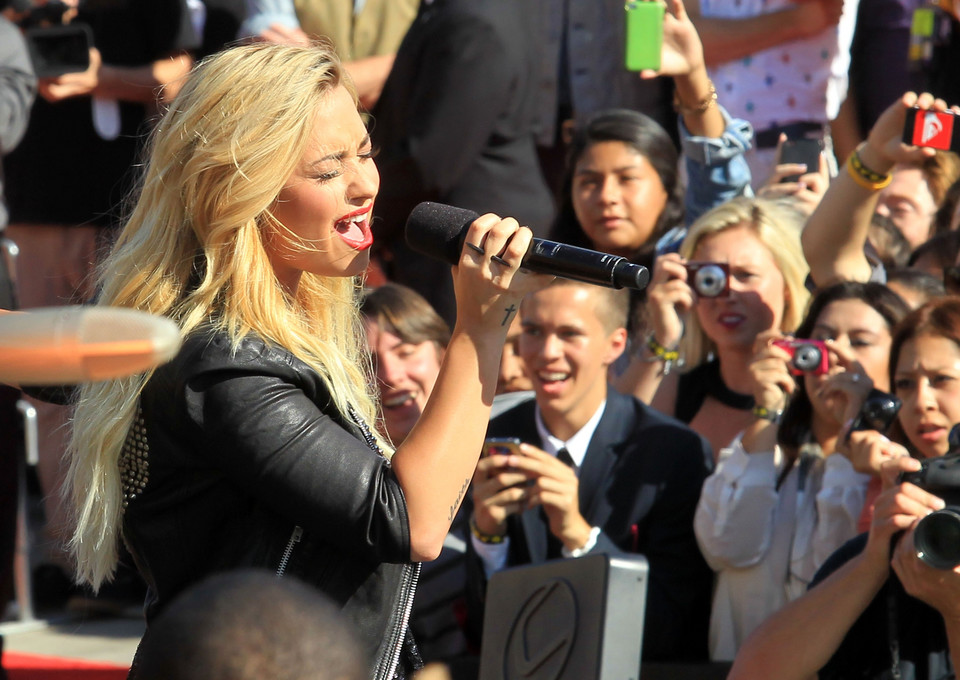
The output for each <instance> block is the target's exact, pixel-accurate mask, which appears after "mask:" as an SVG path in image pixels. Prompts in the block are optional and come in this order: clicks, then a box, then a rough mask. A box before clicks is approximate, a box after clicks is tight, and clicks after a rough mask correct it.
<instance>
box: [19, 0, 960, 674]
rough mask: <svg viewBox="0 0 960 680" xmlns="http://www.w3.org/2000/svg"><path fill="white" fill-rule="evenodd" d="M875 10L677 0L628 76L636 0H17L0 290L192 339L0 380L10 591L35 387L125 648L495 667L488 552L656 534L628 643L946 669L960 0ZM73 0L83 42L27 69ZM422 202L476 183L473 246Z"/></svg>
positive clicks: (52, 508) (532, 556) (897, 669)
mask: <svg viewBox="0 0 960 680" xmlns="http://www.w3.org/2000/svg"><path fill="white" fill-rule="evenodd" d="M584 4H586V3H584ZM890 4H891V5H896V7H897V8H898V10H899V12H900V13H901V14H906V15H912V14H914V13H916V12H921V13H923V12H927V13H930V14H929V16H928V15H927V14H921V15H918V16H921V17H925V18H927V19H930V17H932V19H930V20H931V21H933V22H934V24H935V26H936V30H934V31H932V32H931V35H930V36H929V41H928V44H927V45H926V47H927V48H928V49H927V51H926V52H925V53H924V54H923V55H921V56H919V57H918V56H917V53H916V50H913V51H908V43H909V41H908V40H904V37H905V36H906V35H907V33H906V32H907V31H908V29H909V26H904V21H903V20H902V18H901V20H897V21H895V20H894V19H893V18H892V16H891V18H889V20H886V19H885V20H878V19H877V17H875V16H873V15H871V14H870V13H869V12H867V11H865V10H864V8H863V5H860V7H859V8H858V3H857V2H856V0H846V1H845V2H841V1H840V0H806V1H805V2H802V3H791V2H781V1H779V0H776V1H774V0H771V1H770V2H767V1H766V0H764V1H763V2H739V1H738V2H734V3H727V2H722V1H720V0H710V1H709V2H708V1H707V0H699V1H696V2H691V1H689V0H688V2H687V3H686V5H685V3H684V0H669V2H668V4H667V7H666V11H665V15H664V18H663V25H662V29H661V31H662V45H661V48H660V52H661V54H660V67H659V68H658V69H646V70H642V71H639V72H631V71H628V70H627V69H626V68H625V67H624V63H623V43H624V30H625V29H624V22H623V20H622V19H623V17H622V15H617V14H615V12H621V13H622V11H623V9H622V7H623V3H622V2H616V1H615V0H609V1H607V0H605V1H604V2H603V3H599V4H598V5H597V7H596V8H594V9H592V10H590V11H589V12H588V13H587V14H583V13H582V12H583V11H584V8H583V7H581V6H580V3H576V2H570V1H568V0H470V1H469V2H467V1H466V0H422V1H421V2H419V3H418V2H412V1H410V0H403V1H400V0H387V1H382V0H365V2H353V1H351V2H346V0H338V1H334V2H331V1H330V0H323V1H320V0H314V1H310V0H297V1H294V0H247V2H239V1H233V2H231V1H228V0H164V1H163V2H160V1H159V0H157V1H155V2H150V3H136V2H127V1H124V2H118V1H117V0H111V1H110V2H101V1H100V0H68V1H66V2H62V3H59V2H56V3H55V2H39V1H37V0H13V1H11V2H6V3H0V10H2V14H0V36H2V39H0V152H2V154H3V166H2V172H0V198H2V199H4V200H3V201H0V229H2V232H0V234H2V235H3V238H4V251H3V252H2V253H0V308H4V309H13V308H15V307H16V306H18V305H19V307H20V308H23V309H31V308H37V307H44V306H56V305H66V304H97V305H109V306H118V307H128V308H133V309H137V310H140V311H144V312H149V313H151V314H155V315H160V316H163V317H167V318H169V319H172V320H173V321H174V322H176V324H177V325H178V326H179V328H180V332H181V336H182V348H181V350H180V352H179V353H178V355H177V356H176V358H174V359H173V360H172V361H170V362H169V363H167V364H164V365H162V366H159V367H157V368H155V369H154V370H151V371H149V372H147V373H141V374H136V375H130V376H123V377H118V378H115V379H110V380H105V381H100V382H90V383H83V384H79V385H71V386H63V388H61V389H57V390H43V389H37V388H35V387H32V386H30V385H22V386H4V387H3V391H2V392H0V466H2V470H0V521H2V522H3V525H2V526H0V560H2V561H0V598H2V601H3V603H6V602H7V601H8V600H9V599H10V592H9V591H10V588H9V586H10V583H11V565H12V545H13V538H14V530H13V527H14V520H15V517H14V512H15V509H14V504H13V502H12V499H13V498H14V497H15V489H8V488H7V487H8V486H9V480H12V479H13V478H14V476H15V475H14V473H13V472H10V473H9V474H7V473H6V472H4V471H12V470H15V469H16V461H17V457H18V456H19V455H20V453H19V451H18V448H17V446H18V440H19V439H20V434H19V432H18V430H17V425H16V422H15V418H13V417H12V416H11V415H10V414H9V412H10V411H11V409H12V402H13V400H14V399H16V398H18V397H19V396H20V392H19V391H18V390H17V389H16V388H21V389H22V391H23V393H24V395H25V396H24V398H28V399H30V400H32V402H33V403H35V404H36V408H37V410H38V413H39V414H40V431H41V435H42V437H41V440H40V465H39V467H38V469H37V477H38V485H39V490H40V495H41V497H42V499H43V509H44V518H45V522H44V526H43V531H42V533H41V534H40V535H39V536H38V538H37V545H36V550H35V552H36V553H37V554H39V555H41V556H42V558H41V560H40V562H39V563H37V564H34V574H35V585H36V591H37V592H36V599H37V601H38V604H39V605H40V606H41V607H43V608H48V609H56V610H59V609H61V608H64V607H71V608H81V607H82V608H84V611H87V612H91V611H97V610H100V611H112V612H115V611H116V609H115V608H114V607H113V605H114V604H117V603H119V604H120V605H121V606H123V605H129V604H130V603H131V602H133V603H134V604H135V605H136V608H137V609H138V612H139V611H142V614H139V613H138V614H137V615H142V616H144V617H145V618H146V621H147V629H146V630H147V632H146V634H145V635H144V638H143V640H142V642H141V646H140V650H139V651H138V653H137V656H136V658H135V659H134V663H133V666H132V668H131V678H135V679H136V678H154V677H156V678H160V677H164V678H171V679H176V678H192V677H208V678H247V677H250V678H253V677H277V678H280V677H283V678H291V679H294V678H305V677H326V676H323V675H318V674H319V673H322V672H326V673H329V674H330V675H329V676H328V677H331V678H333V677H342V678H346V677H349V678H360V677H375V678H384V679H391V678H414V677H421V678H423V679H424V680H426V679H427V678H430V677H448V678H450V677H452V678H455V679H456V680H460V679H463V680H466V679H468V678H469V679H473V678H476V677H477V672H478V666H479V657H480V654H481V653H482V649H483V636H482V630H483V628H484V625H487V624H488V623H489V622H485V621H484V615H485V609H486V593H487V587H488V584H489V583H490V581H491V579H494V578H496V577H497V574H498V572H501V571H503V570H505V569H511V568H519V567H524V566H527V565H537V564H543V563H548V562H551V561H554V560H563V559H576V558H578V557H581V556H585V555H596V554H605V555H608V556H612V557H620V556H629V555H631V554H637V555H643V556H644V558H645V559H646V562H647V564H648V567H649V579H648V584H647V593H646V608H645V611H644V612H642V613H640V612H638V614H637V622H636V629H637V631H641V630H642V631H643V634H642V640H641V641H639V642H640V643H642V662H643V663H644V664H684V665H691V664H692V665H699V666H700V667H701V668H702V669H703V673H705V674H710V673H712V674H714V675H704V677H714V676H717V677H719V675H718V674H720V673H723V674H726V673H727V672H728V671H729V673H730V677H732V678H741V677H743V678H758V677H764V678H767V677H770V678H773V677H775V678H790V677H796V678H798V679H800V678H810V677H823V678H834V677H836V678H849V677H863V678H886V677H901V678H916V679H917V680H934V679H939V678H947V677H953V670H952V669H953V668H954V665H955V663H954V662H956V663H960V559H958V560H956V561H955V562H951V561H950V560H949V559H947V558H943V555H942V553H947V554H948V555H949V554H951V552H952V554H954V555H960V546H956V547H952V543H953V542H956V541H957V540H958V539H957V537H958V536H960V530H957V529H956V526H954V525H952V524H950V522H951V520H950V517H954V518H956V517H957V514H956V513H960V509H958V510H956V512H955V513H954V514H952V515H951V514H950V508H949V507H947V506H948V505H949V504H950V503H952V502H957V499H960V478H958V479H957V481H955V482H954V481H953V478H952V477H950V476H949V473H948V472H942V470H946V469H947V466H946V464H943V465H941V463H942V461H941V459H944V457H947V458H946V459H945V460H947V461H949V457H950V456H951V455H953V454H960V436H956V437H951V436H950V433H951V428H952V427H953V426H954V425H958V424H960V298H957V297H955V296H956V295H960V274H958V272H960V156H958V154H957V153H956V152H955V151H950V150H949V146H950V142H949V140H948V141H947V145H946V146H947V148H943V149H940V148H934V147H931V146H914V145H912V144H907V143H905V142H904V139H905V133H904V129H905V126H907V120H908V114H911V112H913V111H914V110H915V111H916V112H917V113H916V118H917V119H918V120H919V121H920V122H919V123H918V125H920V128H918V129H921V132H922V135H921V136H922V137H923V138H924V139H923V140H919V141H921V142H923V143H925V142H926V140H927V139H928V138H930V137H936V138H938V139H939V138H941V137H943V135H942V134H941V132H942V131H941V129H940V128H937V129H933V128H932V127H930V128H928V127H927V126H932V125H935V123H934V122H933V121H934V119H935V120H936V121H940V124H941V125H944V123H943V122H942V121H946V124H945V125H946V127H947V128H949V126H950V124H952V123H953V121H954V120H955V117H956V116H957V115H960V106H958V105H960V86H957V82H958V79H957V78H956V75H955V71H956V63H957V62H956V61H951V58H950V55H954V54H956V52H957V46H958V45H960V3H957V2H955V1H954V2H953V4H951V3H950V2H949V0H945V1H944V2H941V3H940V4H939V5H938V6H937V7H935V8H934V7H932V6H926V5H921V4H919V3H917V6H916V7H914V6H913V4H912V3H911V2H910V0H900V1H899V2H891V3H890ZM588 15H589V16H588ZM917 21H918V20H916V19H915V20H914V21H913V23H914V24H915V25H916V24H917ZM907 23H908V24H909V23H910V22H907ZM61 24H68V25H81V24H82V25H85V26H87V27H88V29H87V30H86V32H85V33H84V35H86V36H88V37H89V39H90V40H91V41H92V42H91V44H90V46H89V50H88V53H89V54H88V56H89V59H88V61H87V62H86V63H85V64H84V65H81V66H78V67H72V68H67V69H66V70H65V72H60V73H55V74H50V73H48V72H40V73H34V66H35V65H36V64H38V63H39V62H38V61H37V59H38V57H37V53H36V50H35V48H33V47H31V46H32V45H33V42H32V41H33V40H34V39H35V36H36V34H37V30H39V31H43V30H44V29H49V28H50V27H57V26H59V25H61ZM28 27H30V30H26V29H27V28H28ZM914 47H915V45H914ZM894 49H900V50H901V52H902V54H901V55H900V59H899V60H893V59H892V57H890V53H891V50H894ZM878 51H879V52H883V53H884V54H885V55H886V59H888V60H889V61H890V63H891V64H892V65H891V66H890V68H889V70H888V71H887V72H885V73H884V74H883V80H884V83H883V88H882V90H883V92H884V93H885V94H884V95H882V96H881V95H880V94H879V93H878V92H874V91H869V92H868V91H865V88H867V87H868V86H870V85H871V83H875V81H878V75H877V73H876V72H874V71H872V70H871V69H873V68H875V64H873V63H872V62H871V60H870V58H869V56H868V55H872V54H876V53H878ZM894 62H895V64H894ZM945 72H949V73H954V77H953V79H951V78H949V77H945V76H944V73H945ZM878 102H881V103H882V105H880V104H878ZM671 103H672V104H671ZM951 104H952V106H951ZM953 135H954V138H955V139H960V129H956V130H954V132H953ZM947 136H949V135H947ZM911 139H913V138H911ZM797 140H807V141H809V142H810V143H811V144H813V145H814V146H815V148H816V149H817V150H818V151H819V152H818V153H817V154H816V156H815V160H814V159H811V160H810V161H809V162H807V163H802V164H797V163H793V162H786V161H784V162H781V160H782V159H781V152H782V151H783V149H785V148H786V147H787V146H788V145H789V144H790V143H792V142H795V141H797ZM952 148H953V149H960V142H958V141H953V146H952ZM422 201H436V202H441V203H449V204H452V205H456V206H457V207H460V208H466V209H470V210H473V211H475V212H476V213H477V214H478V215H480V216H479V217H477V218H476V219H475V220H473V221H472V222H471V223H470V224H469V225H468V226H467V227H465V228H464V232H463V242H462V244H461V245H460V246H459V247H460V251H459V256H458V259H457V264H456V265H455V266H453V267H451V266H450V265H449V264H447V263H444V262H441V261H440V260H435V259H432V258H429V257H427V256H425V255H422V254H420V253H419V252H417V251H415V250H414V249H412V248H410V247H408V246H407V244H406V243H405V242H404V239H403V227H404V223H405V221H406V218H407V216H408V215H409V213H410V211H411V209H412V208H413V207H414V206H416V205H417V204H418V203H420V202H422ZM534 237H541V238H550V239H553V240H556V241H560V242H563V243H567V244H572V245H577V246H580V247H584V248H589V249H592V250H596V251H600V252H601V253H606V254H610V255H616V256H621V257H623V258H626V259H627V260H629V261H630V262H633V263H635V264H638V265H642V266H644V267H647V268H648V269H649V272H650V279H649V284H648V285H647V286H646V287H645V289H643V290H623V289H615V288H612V287H603V286H597V285H591V284H587V283H583V282H580V281H573V280H569V279H565V278H554V277H553V276H550V275H547V274H537V273H533V272H531V271H528V270H527V269H525V268H524V266H523V258H524V255H525V254H526V252H527V250H528V247H529V246H530V244H531V242H532V239H533V238H534ZM13 253H19V254H18V255H17V257H16V258H13V257H9V255H12V254H13ZM2 360H3V357H2V354H0V361H2ZM881 416H882V417H881ZM958 434H960V431H958ZM491 438H495V439H497V440H498V443H497V444H496V445H494V446H485V441H486V440H488V439H491ZM939 474H943V475H944V476H945V478H946V479H948V481H947V482H945V483H941V482H938V481H934V480H936V479H939V477H937V475H939ZM937 484H940V485H939V486H938V485H937ZM951 485H953V486H951ZM951 494H953V495H951ZM945 507H946V509H947V513H946V514H945V515H943V516H944V517H946V519H941V521H940V523H936V524H935V523H933V522H928V521H927V520H926V518H927V517H928V516H933V517H941V515H939V514H936V513H938V511H942V510H944V508H945ZM952 521H953V522H954V523H957V522H960V520H958V519H953V520H952ZM924 522H926V524H925V525H924ZM920 526H925V529H923V531H925V532H926V534H922V535H921V534H919V533H918V531H920V530H919V529H918V527H920ZM938 531H939V532H941V533H937V532H938ZM931 532H933V538H932V539H931V538H930V535H929V534H930V533H931ZM951 547H952V551H951ZM274 576H281V577H283V578H282V579H280V581H277V580H276V579H275V578H274ZM505 625H506V624H505ZM260 629H262V630H263V634H258V633H257V631H258V630H260ZM621 633H622V631H621ZM626 634H627V635H629V634H630V633H629V631H627V633H626ZM637 635H639V632H638V633H637ZM0 642H2V638H0ZM281 668H282V669H283V670H282V671H281V670H280V669H281ZM0 677H2V669H0Z"/></svg>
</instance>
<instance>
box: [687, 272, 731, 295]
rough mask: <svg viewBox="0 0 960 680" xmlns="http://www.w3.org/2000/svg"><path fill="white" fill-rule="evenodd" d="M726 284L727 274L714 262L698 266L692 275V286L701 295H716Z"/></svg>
mask: <svg viewBox="0 0 960 680" xmlns="http://www.w3.org/2000/svg"><path fill="white" fill-rule="evenodd" d="M726 286H727V275H726V274H724V273H723V269H721V268H720V267H718V266H717V265H715V264H708V265H705V266H703V267H700V269H698V270H697V273H696V274H695V275H694V277H693V287H694V288H695V289H696V291H697V294H698V295H701V296H703V297H717V296H718V295H720V294H721V293H722V292H723V290H724V288H726Z"/></svg>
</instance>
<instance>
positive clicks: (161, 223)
mask: <svg viewBox="0 0 960 680" xmlns="http://www.w3.org/2000/svg"><path fill="white" fill-rule="evenodd" d="M341 85H343V86H346V87H347V88H348V90H349V91H350V92H351V93H352V94H354V92H353V89H352V85H351V83H350V82H349V80H347V79H346V76H345V74H344V72H343V71H342V68H341V66H340V62H339V60H338V59H337V57H336V54H335V53H334V52H333V51H332V50H331V49H329V48H328V47H325V46H321V45H314V46H309V47H289V46H280V45H268V44H256V45H245V46H241V47H235V48H232V49H229V50H225V51H223V52H221V53H218V54H216V55H214V56H212V57H210V58H208V59H207V60H205V61H204V62H202V63H200V64H199V65H198V66H197V67H196V68H195V69H194V70H193V72H192V73H191V74H190V76H188V78H187V79H186V82H185V83H184V86H183V88H182V89H181V91H180V93H179V94H178V96H177V97H176V99H175V100H174V101H173V102H172V104H171V106H170V109H169V110H168V111H167V112H166V113H165V115H164V116H163V117H162V119H161V120H160V122H159V124H158V125H157V127H156V129H155V130H154V132H153V134H152V136H151V140H150V144H149V146H148V154H147V158H148V163H147V166H146V168H145V172H144V174H143V178H142V181H141V188H140V192H139V197H138V198H137V201H136V204H135V206H134V208H133V210H132V213H131V214H130V217H129V219H128V221H127V222H126V225H125V227H124V229H123V231H122V233H121V234H120V236H119V238H118V240H117V243H116V244H115V246H114V248H113V250H112V252H111V253H110V255H109V257H108V258H107V259H106V260H105V262H104V263H103V265H102V267H101V272H100V279H99V280H100V290H101V292H100V296H99V304H103V305H113V306H119V307H131V308H134V309H139V310H143V311H147V312H151V313H154V314H160V315H164V316H167V317H170V318H172V319H174V320H175V321H176V322H177V323H178V324H179V326H180V328H181V334H182V335H183V336H186V335H188V334H189V333H190V332H191V331H193V330H195V329H196V328H197V327H198V326H200V325H201V324H212V325H214V326H215V327H216V328H217V329H218V330H220V331H223V332H226V333H227V334H228V335H229V337H230V338H231V339H232V342H233V345H234V347H235V348H236V347H237V346H238V345H239V343H240V341H241V339H242V338H243V337H244V336H246V335H248V334H251V333H253V334H256V335H258V336H260V337H262V338H264V339H265V340H267V341H269V342H273V343H276V344H278V345H282V346H283V347H285V348H286V349H288V350H289V351H291V352H292V353H293V354H294V355H295V356H297V357H298V358H299V359H301V360H303V361H304V362H306V363H307V364H308V365H310V366H311V367H312V368H313V369H315V370H316V371H317V373H318V374H319V375H320V376H321V377H322V379H323V380H324V381H325V382H326V383H327V384H328V386H329V388H330V393H331V394H332V395H333V399H334V401H335V403H336V406H337V408H338V409H340V410H341V412H343V413H347V411H348V404H349V405H352V406H353V407H354V409H356V411H357V412H358V413H359V414H360V415H361V416H362V417H363V418H364V419H365V420H366V421H367V422H369V423H373V422H375V421H376V418H375V405H374V400H373V398H372V397H371V396H370V392H369V386H370V385H372V384H373V382H372V380H371V378H370V375H371V372H370V363H369V357H368V355H367V352H366V348H365V342H364V334H363V327H362V324H361V321H360V316H359V313H358V306H359V297H360V290H361V282H360V281H359V280H358V279H356V278H350V277H343V278H328V277H321V276H316V275H311V274H309V273H304V274H303V275H302V278H301V279H300V284H299V286H298V288H297V291H296V294H295V296H294V297H293V298H291V297H290V296H288V295H287V294H286V293H285V292H284V290H283V289H282V288H281V286H280V284H279V283H278V281H277V279H276V277H275V276H274V273H273V269H272V267H271V265H270V262H269V260H268V257H267V254H266V251H265V250H264V245H263V241H264V239H266V238H278V237H281V238H288V239H289V236H285V231H284V228H283V226H282V225H280V224H279V223H278V222H277V220H275V219H274V218H273V216H272V214H271V212H270V208H271V206H272V205H273V204H274V202H275V200H276V198H277V196H278V194H279V193H280V190H281V189H282V188H283V186H284V184H285V182H286V180H287V179H288V178H289V177H290V175H291V174H292V173H293V171H294V169H295V168H296V167H297V164H298V163H299V162H300V159H301V157H302V154H303V151H304V149H305V148H306V145H307V143H308V140H309V139H310V137H311V135H312V134H313V132H314V131H315V125H322V124H323V123H322V121H319V122H318V120H319V119H318V117H317V111H318V107H319V105H320V103H321V102H322V101H323V99H324V97H326V96H327V94H328V93H330V92H331V91H333V90H334V89H335V88H337V87H338V86H341ZM291 247H296V248H308V247H310V246H309V244H303V243H292V244H291ZM148 378H149V374H147V375H138V376H133V377H130V378H124V379H119V380H111V381H106V382H101V383H92V384H87V385H84V386H83V387H82V389H81V390H80V394H79V399H78V402H77V405H76V412H75V417H74V421H73V430H72V439H71V444H70V450H69V471H68V476H67V484H66V485H65V491H64V493H65V495H66V497H67V500H68V502H69V503H70V505H71V506H72V508H73V510H74V513H75V527H76V528H75V531H74V535H73V538H72V541H71V546H70V547H71V550H72V552H73V554H74V557H75V559H76V569H77V576H78V579H81V580H85V581H88V582H89V583H91V584H92V585H93V586H94V587H98V586H99V585H100V584H101V583H102V582H103V581H104V580H105V579H109V578H110V576H111V575H112V573H113V571H114V569H115V566H116V562H117V547H118V537H119V530H120V522H121V519H122V507H123V493H122V484H121V478H120V472H119V466H118V460H119V457H120V453H121V449H122V447H123V444H124V441H125V439H126V437H127V433H128V431H129V429H130V427H131V424H132V422H133V419H134V417H135V415H136V411H137V403H138V399H139V395H140V392H141V391H142V389H143V386H144V385H145V384H146V382H147V379H148Z"/></svg>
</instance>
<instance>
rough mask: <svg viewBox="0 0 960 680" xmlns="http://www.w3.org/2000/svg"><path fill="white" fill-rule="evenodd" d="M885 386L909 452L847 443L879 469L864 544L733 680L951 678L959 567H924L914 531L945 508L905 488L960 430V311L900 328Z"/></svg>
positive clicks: (956, 647)
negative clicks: (879, 487) (896, 404)
mask: <svg viewBox="0 0 960 680" xmlns="http://www.w3.org/2000/svg"><path fill="white" fill-rule="evenodd" d="M888 375H889V380H890V382H891V383H892V384H893V391H894V393H895V394H896V395H897V396H898V397H899V398H900V399H901V400H902V401H903V406H902V407H901V408H900V411H899V415H898V424H899V426H900V429H901V431H902V433H903V435H904V442H905V444H906V447H904V446H901V445H899V444H897V443H895V442H892V441H890V440H888V439H886V438H883V437H881V436H880V433H878V432H875V431H863V432H853V433H852V434H851V435H850V448H851V450H852V451H853V452H854V455H859V454H867V456H868V457H871V458H873V459H875V460H883V462H882V463H880V464H879V465H878V466H877V467H878V468H879V469H880V471H881V478H882V481H883V491H882V492H881V494H880V495H879V496H878V497H877V500H876V503H875V506H874V511H873V517H872V522H871V525H870V529H869V532H868V533H864V534H861V535H860V536H858V537H857V538H855V539H854V540H851V541H849V542H848V543H846V544H845V545H844V546H843V547H841V548H840V549H839V550H837V551H836V552H835V553H834V554H833V555H832V556H831V557H830V558H829V559H828V560H827V562H826V563H825V564H824V566H823V568H822V569H821V570H820V572H818V573H817V575H816V578H815V580H814V583H813V585H812V586H811V588H810V590H809V591H808V592H807V593H806V594H805V595H803V596H802V597H800V598H798V599H796V600H794V601H793V602H791V603H790V604H789V605H787V606H785V607H784V608H783V609H781V610H780V611H779V612H777V613H776V614H774V615H773V616H772V617H771V618H769V619H768V620H767V621H765V622H764V624H763V626H761V627H760V628H758V629H757V631H756V633H755V634H754V635H752V636H751V637H750V639H749V640H748V641H747V643H746V644H745V645H744V646H743V647H742V648H741V650H740V652H739V653H738V654H737V658H736V662H735V663H734V666H733V669H732V670H731V673H730V675H729V677H730V678H731V680H741V679H742V678H777V679H778V680H807V679H808V678H811V677H818V678H820V680H833V679H834V678H837V679H840V678H876V679H877V680H880V679H882V678H898V677H899V678H917V679H918V680H920V679H923V680H928V679H933V678H950V677H954V675H953V670H952V669H954V668H957V664H958V662H960V566H953V567H952V568H936V567H934V566H932V565H931V564H929V563H928V562H927V561H925V560H926V559H928V556H926V555H925V554H924V553H923V552H922V551H920V550H919V547H920V546H919V545H918V544H917V543H916V542H915V538H916V536H917V530H918V526H919V524H918V521H921V520H922V518H924V517H927V516H928V515H930V513H932V512H934V511H937V510H942V509H943V508H944V506H945V502H944V499H942V498H939V497H938V496H937V495H936V493H935V492H931V491H928V490H926V489H924V488H922V487H921V486H920V485H919V484H920V482H919V481H917V483H912V482H908V481H902V478H901V476H902V475H903V473H905V472H917V471H919V470H920V468H921V463H920V460H924V459H934V458H938V457H940V456H944V455H946V454H948V453H951V446H950V441H949V438H948V436H949V433H950V430H951V428H952V426H953V425H955V424H956V423H960V300H958V299H957V298H955V297H945V298H939V299H936V300H933V301H931V302H929V303H927V304H926V305H924V306H923V307H920V308H919V309H917V310H915V311H914V312H912V313H911V314H910V315H909V316H907V317H906V318H904V319H903V320H902V321H901V322H900V323H899V324H898V325H897V327H896V328H895V329H894V332H893V339H892V341H891V343H890V362H889V374H888ZM908 450H909V453H912V454H913V455H912V456H911V455H908ZM918 458H919V459H920V460H917V459H918ZM941 566H943V565H941ZM891 568H892V570H891Z"/></svg>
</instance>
